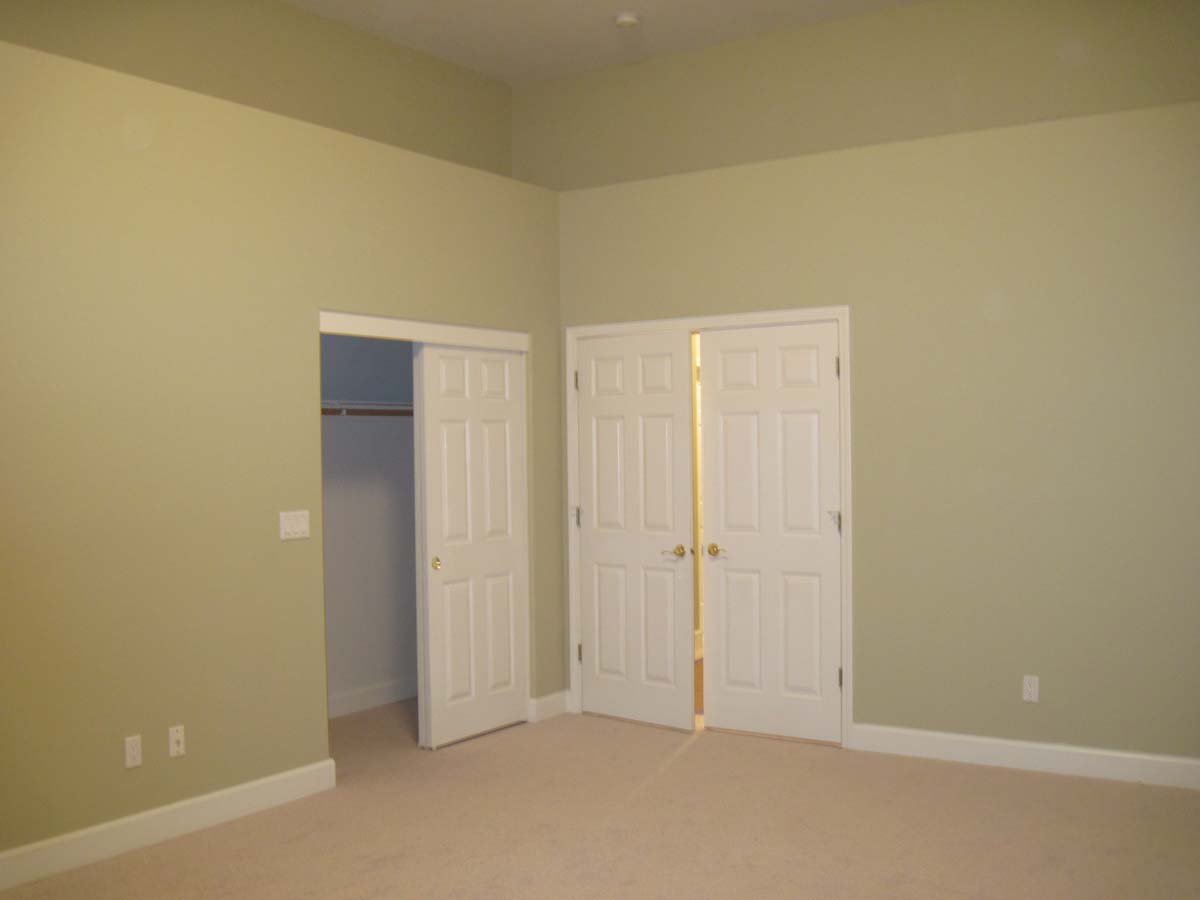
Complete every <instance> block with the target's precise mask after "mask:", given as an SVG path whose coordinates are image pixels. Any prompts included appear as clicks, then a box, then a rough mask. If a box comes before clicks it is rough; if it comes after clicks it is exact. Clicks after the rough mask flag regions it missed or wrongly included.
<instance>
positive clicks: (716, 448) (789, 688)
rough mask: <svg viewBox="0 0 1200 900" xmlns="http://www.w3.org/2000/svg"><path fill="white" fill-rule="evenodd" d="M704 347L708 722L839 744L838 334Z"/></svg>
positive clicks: (709, 341)
mask: <svg viewBox="0 0 1200 900" xmlns="http://www.w3.org/2000/svg"><path fill="white" fill-rule="evenodd" d="M700 342H701V343H700V348H701V349H700V389H701V401H700V402H701V417H700V420H701V424H702V428H703V457H702V464H701V470H702V474H703V480H704V485H703V490H704V494H703V496H704V543H705V547H704V572H705V574H704V618H705V622H704V626H705V635H704V657H705V659H704V721H705V724H706V725H712V726H714V727H718V728H730V729H736V730H740V731H754V732H762V733H766V734H778V735H788V736H791V737H800V738H810V739H814V740H823V741H840V740H841V737H842V718H841V691H840V687H839V684H838V681H839V679H838V671H839V667H840V665H841V593H842V592H841V549H842V548H841V535H840V531H839V519H838V514H839V509H840V505H841V501H840V480H839V440H840V437H839V435H840V428H839V421H838V417H839V406H838V386H837V372H836V369H835V366H836V356H837V347H838V333H837V325H836V323H832V322H828V323H827V322H820V323H813V324H808V325H790V326H786V327H778V328H748V329H741V330H736V331H733V330H731V331H714V332H707V333H704V334H702V335H701V338H700ZM710 551H713V552H712V553H710Z"/></svg>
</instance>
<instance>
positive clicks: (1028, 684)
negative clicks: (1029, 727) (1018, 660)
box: [1021, 675, 1039, 703]
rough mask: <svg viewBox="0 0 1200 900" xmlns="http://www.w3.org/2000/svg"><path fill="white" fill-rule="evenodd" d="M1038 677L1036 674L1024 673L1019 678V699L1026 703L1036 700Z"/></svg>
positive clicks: (1035, 701)
mask: <svg viewBox="0 0 1200 900" xmlns="http://www.w3.org/2000/svg"><path fill="white" fill-rule="evenodd" d="M1038 690H1039V686H1038V677H1037V676H1036V675H1026V676H1025V677H1024V678H1022V679H1021V699H1022V700H1024V701H1025V702H1026V703H1037V702H1038Z"/></svg>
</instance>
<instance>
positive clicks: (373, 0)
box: [288, 0, 918, 85]
mask: <svg viewBox="0 0 1200 900" xmlns="http://www.w3.org/2000/svg"><path fill="white" fill-rule="evenodd" d="M288 2H290V3H293V4H294V5H296V6H300V7H303V8H305V9H308V10H311V11H312V12H315V13H317V14H319V15H322V16H325V17H327V18H330V19H336V20H338V21H341V22H345V23H346V24H348V25H352V26H354V27H356V28H359V29H361V30H363V31H367V32H370V33H373V34H376V35H378V36H380V37H383V38H387V39H388V40H391V41H393V42H395V43H397V44H401V45H403V46H405V47H411V48H412V49H414V50H420V51H422V52H423V53H428V54H430V55H432V56H437V57H440V58H442V59H446V60H449V61H450V62H454V63H458V64H459V65H461V66H466V67H467V68H469V69H474V70H476V71H478V72H484V73H486V74H488V75H493V76H495V77H497V78H500V79H503V80H504V81H507V82H509V83H510V84H514V85H524V84H531V83H534V82H538V81H544V80H546V79H550V78H558V77H561V76H563V75H572V74H576V73H578V72H586V71H590V70H592V69H603V68H607V67H609V66H619V65H624V64H626V63H632V62H637V61H639V60H643V59H648V58H650V57H652V56H662V55H664V54H667V53H676V52H679V51H681V50H691V49H695V48H697V47H705V46H709V45H711V44H719V43H721V42H723V41H730V40H734V39H736V38H741V37H748V36H750V35H752V34H758V33H761V32H764V31H770V30H772V29H775V28H783V27H787V26H792V25H807V24H812V23H815V22H827V21H829V20H831V19H841V18H845V17H847V16H853V15H857V14H859V13H863V12H869V11H872V10H877V9H883V8H885V7H891V6H902V5H905V4H908V3H913V2H918V0H288ZM626 10H628V11H631V12H636V13H637V14H638V15H639V16H641V20H642V21H641V24H640V25H639V26H637V27H636V28H633V29H619V28H617V27H616V25H615V24H614V22H613V19H614V17H615V16H616V14H617V13H618V12H622V11H626Z"/></svg>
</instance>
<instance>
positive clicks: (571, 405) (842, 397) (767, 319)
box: [563, 306, 854, 743]
mask: <svg viewBox="0 0 1200 900" xmlns="http://www.w3.org/2000/svg"><path fill="white" fill-rule="evenodd" d="M813 322H836V323H837V326H838V358H839V365H840V378H839V381H838V406H839V415H838V419H839V430H840V434H839V436H838V437H839V440H840V449H841V459H840V460H839V463H840V477H841V492H842V509H841V512H842V642H841V643H842V646H841V651H842V675H843V678H842V704H841V713H842V725H841V732H842V742H843V743H844V742H845V740H846V737H847V735H848V734H849V731H850V728H851V726H852V725H853V724H854V656H853V651H854V615H853V613H854V605H853V596H854V592H853V581H852V576H853V571H854V567H853V536H854V515H853V503H852V498H851V493H850V491H851V480H852V479H851V469H850V465H851V453H850V371H851V368H852V367H851V365H850V307H849V306H825V307H809V308H797V309H782V310H773V311H769V312H751V313H733V314H729V315H715V316H689V317H683V318H676V319H653V320H644V321H638V322H613V323H610V324H603V325H571V326H568V327H567V329H566V334H565V344H566V346H565V352H564V356H563V358H564V361H565V367H566V372H565V375H566V377H565V380H564V392H565V396H566V413H567V419H566V455H567V460H566V462H567V473H566V477H567V509H566V522H567V590H568V625H567V627H568V634H569V638H570V643H569V645H568V671H569V673H570V686H569V687H568V690H567V710H568V712H581V711H582V709H583V667H582V665H581V663H580V662H579V657H578V654H577V653H576V649H575V648H576V647H577V646H578V645H579V643H580V642H581V641H582V629H581V623H580V612H579V578H580V573H579V529H578V528H577V527H576V524H575V513H574V511H575V509H576V508H577V507H578V506H579V504H580V491H579V395H578V392H577V390H576V386H575V368H576V366H577V364H578V359H579V341H580V340H584V339H587V338H596V337H616V336H620V335H628V334H639V333H642V332H646V331H662V330H663V328H664V326H665V327H673V328H675V329H677V330H679V331H685V332H688V333H689V334H690V333H691V332H697V331H698V332H705V331H724V330H728V329H734V328H755V327H770V326H773V325H776V326H777V325H805V324H809V323H813ZM689 383H690V379H689Z"/></svg>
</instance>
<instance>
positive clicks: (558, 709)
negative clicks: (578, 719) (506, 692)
mask: <svg viewBox="0 0 1200 900" xmlns="http://www.w3.org/2000/svg"><path fill="white" fill-rule="evenodd" d="M567 694H568V692H567V691H558V692H557V693H554V694H547V695H546V696H544V697H530V698H529V721H530V722H541V721H542V720H543V719H549V718H552V717H554V716H561V715H562V714H563V713H565V712H566V711H567Z"/></svg>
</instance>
